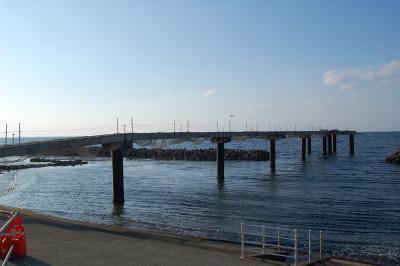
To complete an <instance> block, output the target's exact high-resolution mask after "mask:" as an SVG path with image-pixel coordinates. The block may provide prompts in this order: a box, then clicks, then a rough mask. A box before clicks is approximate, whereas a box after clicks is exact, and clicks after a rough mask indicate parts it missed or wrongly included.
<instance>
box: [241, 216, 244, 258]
mask: <svg viewBox="0 0 400 266" xmlns="http://www.w3.org/2000/svg"><path fill="white" fill-rule="evenodd" d="M240 258H241V259H243V258H244V231H243V223H240Z"/></svg>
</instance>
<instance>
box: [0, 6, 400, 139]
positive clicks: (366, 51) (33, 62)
mask: <svg viewBox="0 0 400 266" xmlns="http://www.w3.org/2000/svg"><path fill="white" fill-rule="evenodd" d="M399 12H400V2H399V1H361V0H360V1H311V0H310V1H205V0H202V1H61V0H60V1H41V0H38V1H28V0H26V1H3V0H0V106H1V108H2V111H1V113H0V125H1V127H3V126H2V125H4V124H5V123H8V124H9V127H10V129H11V130H16V129H17V127H18V122H21V124H22V129H23V131H25V133H26V134H32V135H34V134H44V133H46V134H58V133H57V132H50V131H53V130H54V131H55V130H62V129H82V131H79V132H78V131H76V132H75V131H74V133H75V134H78V133H79V134H80V133H82V134H89V133H91V132H95V131H96V130H97V131H96V132H99V133H100V132H102V131H110V130H114V129H113V128H114V126H113V124H115V120H116V118H117V117H118V118H119V121H120V123H121V124H130V118H131V116H133V118H134V127H135V131H136V130H137V131H159V130H171V129H172V128H171V126H172V123H173V120H174V119H175V120H176V123H177V128H179V127H180V124H183V128H184V129H186V120H187V119H190V130H215V129H216V121H217V120H218V121H219V124H220V125H221V127H222V125H225V126H226V127H227V126H228V123H229V122H228V121H229V119H231V123H232V127H233V129H234V130H243V129H244V128H245V124H246V122H247V124H248V129H251V127H253V129H256V127H257V124H258V128H259V129H260V130H265V129H268V128H269V126H270V127H271V128H272V129H274V128H275V127H277V128H278V127H279V125H280V126H281V128H282V129H283V128H286V126H287V127H288V129H290V128H293V127H294V125H295V124H296V127H297V129H300V128H309V127H310V126H313V127H319V126H322V127H327V128H346V127H347V128H351V129H357V130H361V131H365V130H368V131H370V130H400V123H399V119H398V109H399V106H400V34H399V25H400V16H399V15H398V14H399ZM231 115H233V117H232V118H230V116H231ZM129 127H130V126H129ZM86 128H96V129H93V130H89V129H87V130H86V131H85V130H83V129H86ZM42 130H49V131H48V132H40V131H42ZM0 131H2V130H0ZM71 133H73V132H71Z"/></svg>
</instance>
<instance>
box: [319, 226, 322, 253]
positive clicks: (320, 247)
mask: <svg viewBox="0 0 400 266" xmlns="http://www.w3.org/2000/svg"><path fill="white" fill-rule="evenodd" d="M319 258H320V259H322V231H319Z"/></svg>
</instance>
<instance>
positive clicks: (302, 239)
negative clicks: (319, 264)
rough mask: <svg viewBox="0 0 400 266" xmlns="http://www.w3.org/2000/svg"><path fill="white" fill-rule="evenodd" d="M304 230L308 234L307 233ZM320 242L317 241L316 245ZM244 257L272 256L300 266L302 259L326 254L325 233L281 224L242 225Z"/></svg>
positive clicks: (315, 257)
mask: <svg viewBox="0 0 400 266" xmlns="http://www.w3.org/2000/svg"><path fill="white" fill-rule="evenodd" d="M304 233H305V234H304ZM316 241H318V244H316ZM240 242H241V256H240V258H241V259H243V258H244V257H245V252H248V253H249V256H263V255H264V256H269V258H270V259H281V260H284V261H286V262H288V263H290V264H292V265H295V266H297V264H298V263H299V262H306V261H308V262H311V260H313V259H322V257H323V234H322V231H319V234H318V235H317V236H316V235H315V232H313V231H311V230H308V231H304V232H299V231H298V230H297V229H287V228H282V227H280V226H277V227H272V226H265V225H249V224H244V223H241V224H240Z"/></svg>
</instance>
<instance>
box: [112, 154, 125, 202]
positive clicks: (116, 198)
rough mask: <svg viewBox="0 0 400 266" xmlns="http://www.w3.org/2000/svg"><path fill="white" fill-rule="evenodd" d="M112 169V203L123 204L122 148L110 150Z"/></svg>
mask: <svg viewBox="0 0 400 266" xmlns="http://www.w3.org/2000/svg"><path fill="white" fill-rule="evenodd" d="M112 169H113V182H112V185H113V203H114V204H123V203H124V202H125V198H124V161H123V150H122V149H115V150H113V151H112Z"/></svg>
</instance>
